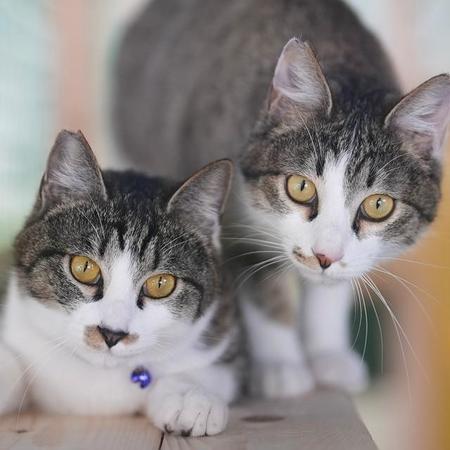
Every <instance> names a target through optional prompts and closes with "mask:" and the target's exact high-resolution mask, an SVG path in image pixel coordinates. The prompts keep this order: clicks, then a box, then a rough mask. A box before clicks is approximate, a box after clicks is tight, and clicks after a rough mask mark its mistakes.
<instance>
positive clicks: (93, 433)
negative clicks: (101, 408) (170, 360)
mask: <svg viewBox="0 0 450 450" xmlns="http://www.w3.org/2000/svg"><path fill="white" fill-rule="evenodd" d="M161 438H162V433H161V432H160V431H159V430H157V429H156V428H154V427H153V426H151V425H150V423H149V421H148V420H147V419H146V418H145V417H95V418H94V417H71V416H48V415H32V414H21V415H20V417H19V420H17V415H12V416H8V417H5V418H2V420H0V449H1V450H6V449H8V450H44V449H45V450H84V449H86V450H124V449H127V450H142V449H145V450H158V449H159V448H160V445H161Z"/></svg>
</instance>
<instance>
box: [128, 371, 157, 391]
mask: <svg viewBox="0 0 450 450" xmlns="http://www.w3.org/2000/svg"><path fill="white" fill-rule="evenodd" d="M130 379H131V381H132V382H133V383H139V386H140V388H141V389H145V388H146V387H147V386H148V385H149V384H150V383H151V382H152V376H151V375H150V372H149V371H148V370H147V369H146V368H145V367H142V366H139V367H136V369H134V370H133V372H131V375H130Z"/></svg>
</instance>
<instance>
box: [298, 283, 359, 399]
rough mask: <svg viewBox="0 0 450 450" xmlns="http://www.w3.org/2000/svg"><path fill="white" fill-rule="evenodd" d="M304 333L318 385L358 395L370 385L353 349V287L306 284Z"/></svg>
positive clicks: (303, 317) (346, 284)
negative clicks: (351, 335)
mask: <svg viewBox="0 0 450 450" xmlns="http://www.w3.org/2000/svg"><path fill="white" fill-rule="evenodd" d="M304 300H305V305H304V306H305V307H304V310H303V314H302V331H303V335H304V336H303V337H304V344H305V349H306V352H307V354H308V359H309V361H310V364H311V368H312V371H313V372H314V376H315V378H316V381H317V383H318V384H321V385H326V386H333V387H338V388H340V389H344V390H346V391H348V392H359V391H361V390H363V389H364V388H365V387H366V386H367V383H368V373H367V368H366V366H365V364H364V362H363V361H362V358H361V356H360V355H359V354H358V353H356V352H355V351H354V350H353V349H352V348H351V345H352V344H351V337H350V323H349V319H350V311H351V307H352V303H353V300H352V293H351V285H350V283H347V282H340V283H337V284H332V285H322V284H318V283H306V286H305V298H304Z"/></svg>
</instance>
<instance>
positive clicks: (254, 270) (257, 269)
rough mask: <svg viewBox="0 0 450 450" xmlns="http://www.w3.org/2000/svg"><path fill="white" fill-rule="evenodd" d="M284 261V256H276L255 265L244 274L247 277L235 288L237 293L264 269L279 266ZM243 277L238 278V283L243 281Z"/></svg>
mask: <svg viewBox="0 0 450 450" xmlns="http://www.w3.org/2000/svg"><path fill="white" fill-rule="evenodd" d="M283 260H285V257H284V256H274V257H273V258H269V259H267V260H265V261H262V262H261V263H257V264H254V265H253V266H251V267H250V269H249V270H247V271H244V274H247V276H246V277H245V278H244V279H243V280H242V281H241V282H240V283H239V285H238V286H237V287H236V288H235V292H237V291H239V290H240V289H241V287H242V286H243V285H244V284H245V283H246V282H247V281H248V280H249V279H250V278H251V277H253V276H254V275H256V274H257V273H258V272H260V271H261V270H263V269H266V268H267V267H269V266H272V265H274V264H279V263H280V262H282V261H283ZM242 275H243V274H241V275H239V277H237V279H236V281H238V280H239V279H242Z"/></svg>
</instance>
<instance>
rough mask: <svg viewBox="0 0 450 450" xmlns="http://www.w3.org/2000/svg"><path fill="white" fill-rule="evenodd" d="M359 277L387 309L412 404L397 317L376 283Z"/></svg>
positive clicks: (410, 399) (409, 378)
mask: <svg viewBox="0 0 450 450" xmlns="http://www.w3.org/2000/svg"><path fill="white" fill-rule="evenodd" d="M361 279H362V280H364V282H365V283H366V284H367V285H368V286H369V287H370V289H371V290H372V291H373V292H374V293H375V295H376V296H377V297H378V298H379V300H380V301H381V303H382V304H383V305H384V306H385V308H386V310H387V311H388V313H389V315H390V317H391V320H392V324H393V326H394V330H395V333H396V335H397V339H398V342H399V345H400V351H401V355H402V361H403V367H404V369H405V375H406V381H407V383H406V384H407V389H408V399H409V403H410V404H412V392H411V377H410V374H409V368H408V361H407V358H406V351H405V348H404V346H403V340H402V336H401V334H400V331H399V325H398V323H397V318H396V317H395V315H394V313H393V311H392V310H391V308H390V307H389V305H388V304H387V301H386V300H385V299H384V297H383V295H382V294H381V292H380V291H379V289H378V288H377V287H376V285H375V284H374V283H373V281H372V280H371V278H370V277H369V276H368V275H366V276H364V275H363V276H362V277H361Z"/></svg>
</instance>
